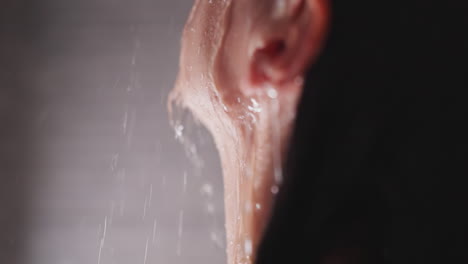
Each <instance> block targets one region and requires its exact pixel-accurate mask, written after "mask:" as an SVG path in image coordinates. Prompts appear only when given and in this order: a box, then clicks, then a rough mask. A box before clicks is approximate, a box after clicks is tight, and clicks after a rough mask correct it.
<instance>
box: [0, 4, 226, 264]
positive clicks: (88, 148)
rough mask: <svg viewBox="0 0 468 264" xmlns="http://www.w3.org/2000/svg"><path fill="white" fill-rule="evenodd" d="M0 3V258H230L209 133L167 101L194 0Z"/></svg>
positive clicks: (60, 261) (166, 263)
mask: <svg viewBox="0 0 468 264" xmlns="http://www.w3.org/2000/svg"><path fill="white" fill-rule="evenodd" d="M0 4H1V7H0V233H1V236H0V263H9V264H20V263H21V264H23V263H25V264H29V263H31V264H74V263H77V264H87V263H98V264H101V263H102V264H107V263H116V264H120V263H122V264H123V263H125V264H126V263H132V264H133V263H142V264H143V263H161V264H170V263H191V264H193V263H221V262H223V261H224V258H225V256H224V243H225V242H224V231H223V227H224V225H223V213H222V210H223V207H222V198H221V197H222V187H221V172H220V169H219V161H218V157H217V155H216V154H215V151H214V147H213V144H212V142H211V138H210V137H209V136H208V135H207V133H206V131H205V130H203V129H201V128H198V127H194V128H192V129H190V132H191V137H192V138H194V141H195V142H196V145H197V147H198V152H199V153H200V155H199V156H200V157H201V159H202V160H203V161H204V164H205V165H204V166H203V167H197V166H195V165H193V164H192V163H191V162H190V161H189V159H188V158H187V156H186V154H185V153H184V148H183V146H182V145H181V144H180V143H178V142H177V141H176V140H175V138H174V131H173V130H172V128H171V127H170V125H169V120H168V114H167V111H166V97H167V94H168V91H169V90H170V89H171V87H172V84H173V82H174V79H175V76H176V72H177V63H178V49H179V36H180V32H181V29H182V26H183V23H184V21H185V18H186V16H187V14H188V12H189V9H190V6H191V4H192V2H191V1H182V0H178V1H174V0H80V1H75V0H41V1H39V0H37V1H20V0H6V1H5V0H3V1H1V2H0ZM185 131H187V128H186V129H185ZM184 175H186V176H184ZM184 182H186V185H184ZM184 186H186V187H184ZM212 190H213V191H212ZM155 223H156V224H155ZM155 225H156V231H155V232H154V231H153V229H154V226H155ZM153 233H154V234H155V236H153ZM145 261H146V262H145Z"/></svg>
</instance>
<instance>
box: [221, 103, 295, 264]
mask: <svg viewBox="0 0 468 264" xmlns="http://www.w3.org/2000/svg"><path fill="white" fill-rule="evenodd" d="M265 108H270V109H262V110H266V111H261V112H260V113H258V112H257V113H255V115H253V118H255V122H252V123H249V124H246V123H242V124H241V125H239V124H234V125H232V126H228V127H229V130H230V131H223V132H229V133H222V134H221V133H216V134H214V138H215V142H216V145H217V148H218V150H219V153H220V158H221V163H222V168H223V175H224V192H225V216H226V233H227V253H228V263H236V264H237V263H252V262H253V259H254V257H255V256H254V252H255V251H256V248H257V245H258V243H259V240H260V238H261V235H262V233H263V229H264V228H265V226H266V223H267V221H268V219H269V215H270V210H271V207H272V203H273V200H274V195H275V194H276V193H277V191H278V188H279V184H280V181H281V178H280V177H281V164H282V158H281V157H282V153H283V152H284V143H285V141H286V139H287V136H288V134H289V133H288V131H287V130H286V129H285V128H288V127H290V124H289V123H290V121H287V122H286V123H285V122H284V121H282V120H284V118H272V116H271V115H277V114H278V112H279V109H274V108H275V107H274V106H272V105H267V107H265ZM277 117H279V116H277ZM224 128H226V126H224Z"/></svg>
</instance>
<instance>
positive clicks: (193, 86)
mask: <svg viewBox="0 0 468 264" xmlns="http://www.w3.org/2000/svg"><path fill="white" fill-rule="evenodd" d="M326 3H327V1H324V0H284V1H281V0H278V1H272V0H258V1H251V0H212V1H208V0H207V1H195V3H194V6H193V9H192V12H191V14H190V16H189V18H188V21H187V23H186V26H185V29H184V32H183V36H182V48H181V52H180V68H179V74H178V78H177V81H176V84H175V88H174V90H173V91H172V93H171V95H170V98H169V104H170V105H171V106H173V105H177V106H178V107H184V108H187V109H189V110H190V111H191V112H192V113H193V115H194V117H195V118H196V119H198V120H199V121H200V122H201V123H202V124H203V125H205V126H206V127H207V128H208V130H209V131H210V132H211V134H212V136H213V139H214V141H215V144H216V146H217V149H218V151H219V155H220V159H221V163H222V164H221V165H222V169H223V177H224V191H225V215H226V234H227V254H228V263H229V264H231V263H236V264H237V263H252V262H253V261H254V258H255V250H256V247H257V246H258V243H259V240H260V239H261V235H262V231H263V229H264V228H265V225H266V224H267V221H268V217H269V214H270V210H271V207H272V203H273V201H274V195H275V194H276V193H277V192H278V189H279V188H280V186H281V180H282V179H281V176H282V175H281V164H282V162H283V157H284V153H285V151H286V149H287V142H288V138H289V134H290V132H291V129H292V127H293V123H294V117H295V114H296V106H297V101H298V99H299V97H300V94H301V91H302V75H303V72H304V71H305V69H306V68H307V66H308V65H309V64H310V63H311V62H313V59H314V58H315V57H316V55H317V54H318V52H319V50H320V47H321V43H322V42H323V39H324V36H325V32H326V25H327V23H326V22H327V18H328V12H327V4H326Z"/></svg>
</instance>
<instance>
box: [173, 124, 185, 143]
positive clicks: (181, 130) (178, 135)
mask: <svg viewBox="0 0 468 264" xmlns="http://www.w3.org/2000/svg"><path fill="white" fill-rule="evenodd" d="M174 130H175V138H176V139H177V140H182V139H183V136H184V134H183V133H184V126H183V125H181V124H178V125H176V126H175V127H174Z"/></svg>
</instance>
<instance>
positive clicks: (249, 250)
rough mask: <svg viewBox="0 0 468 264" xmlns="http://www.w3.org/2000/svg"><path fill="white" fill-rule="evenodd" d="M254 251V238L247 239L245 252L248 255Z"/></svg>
mask: <svg viewBox="0 0 468 264" xmlns="http://www.w3.org/2000/svg"><path fill="white" fill-rule="evenodd" d="M252 251H253V245H252V240H250V239H246V240H245V241H244V252H245V254H246V255H247V256H250V255H252Z"/></svg>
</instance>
